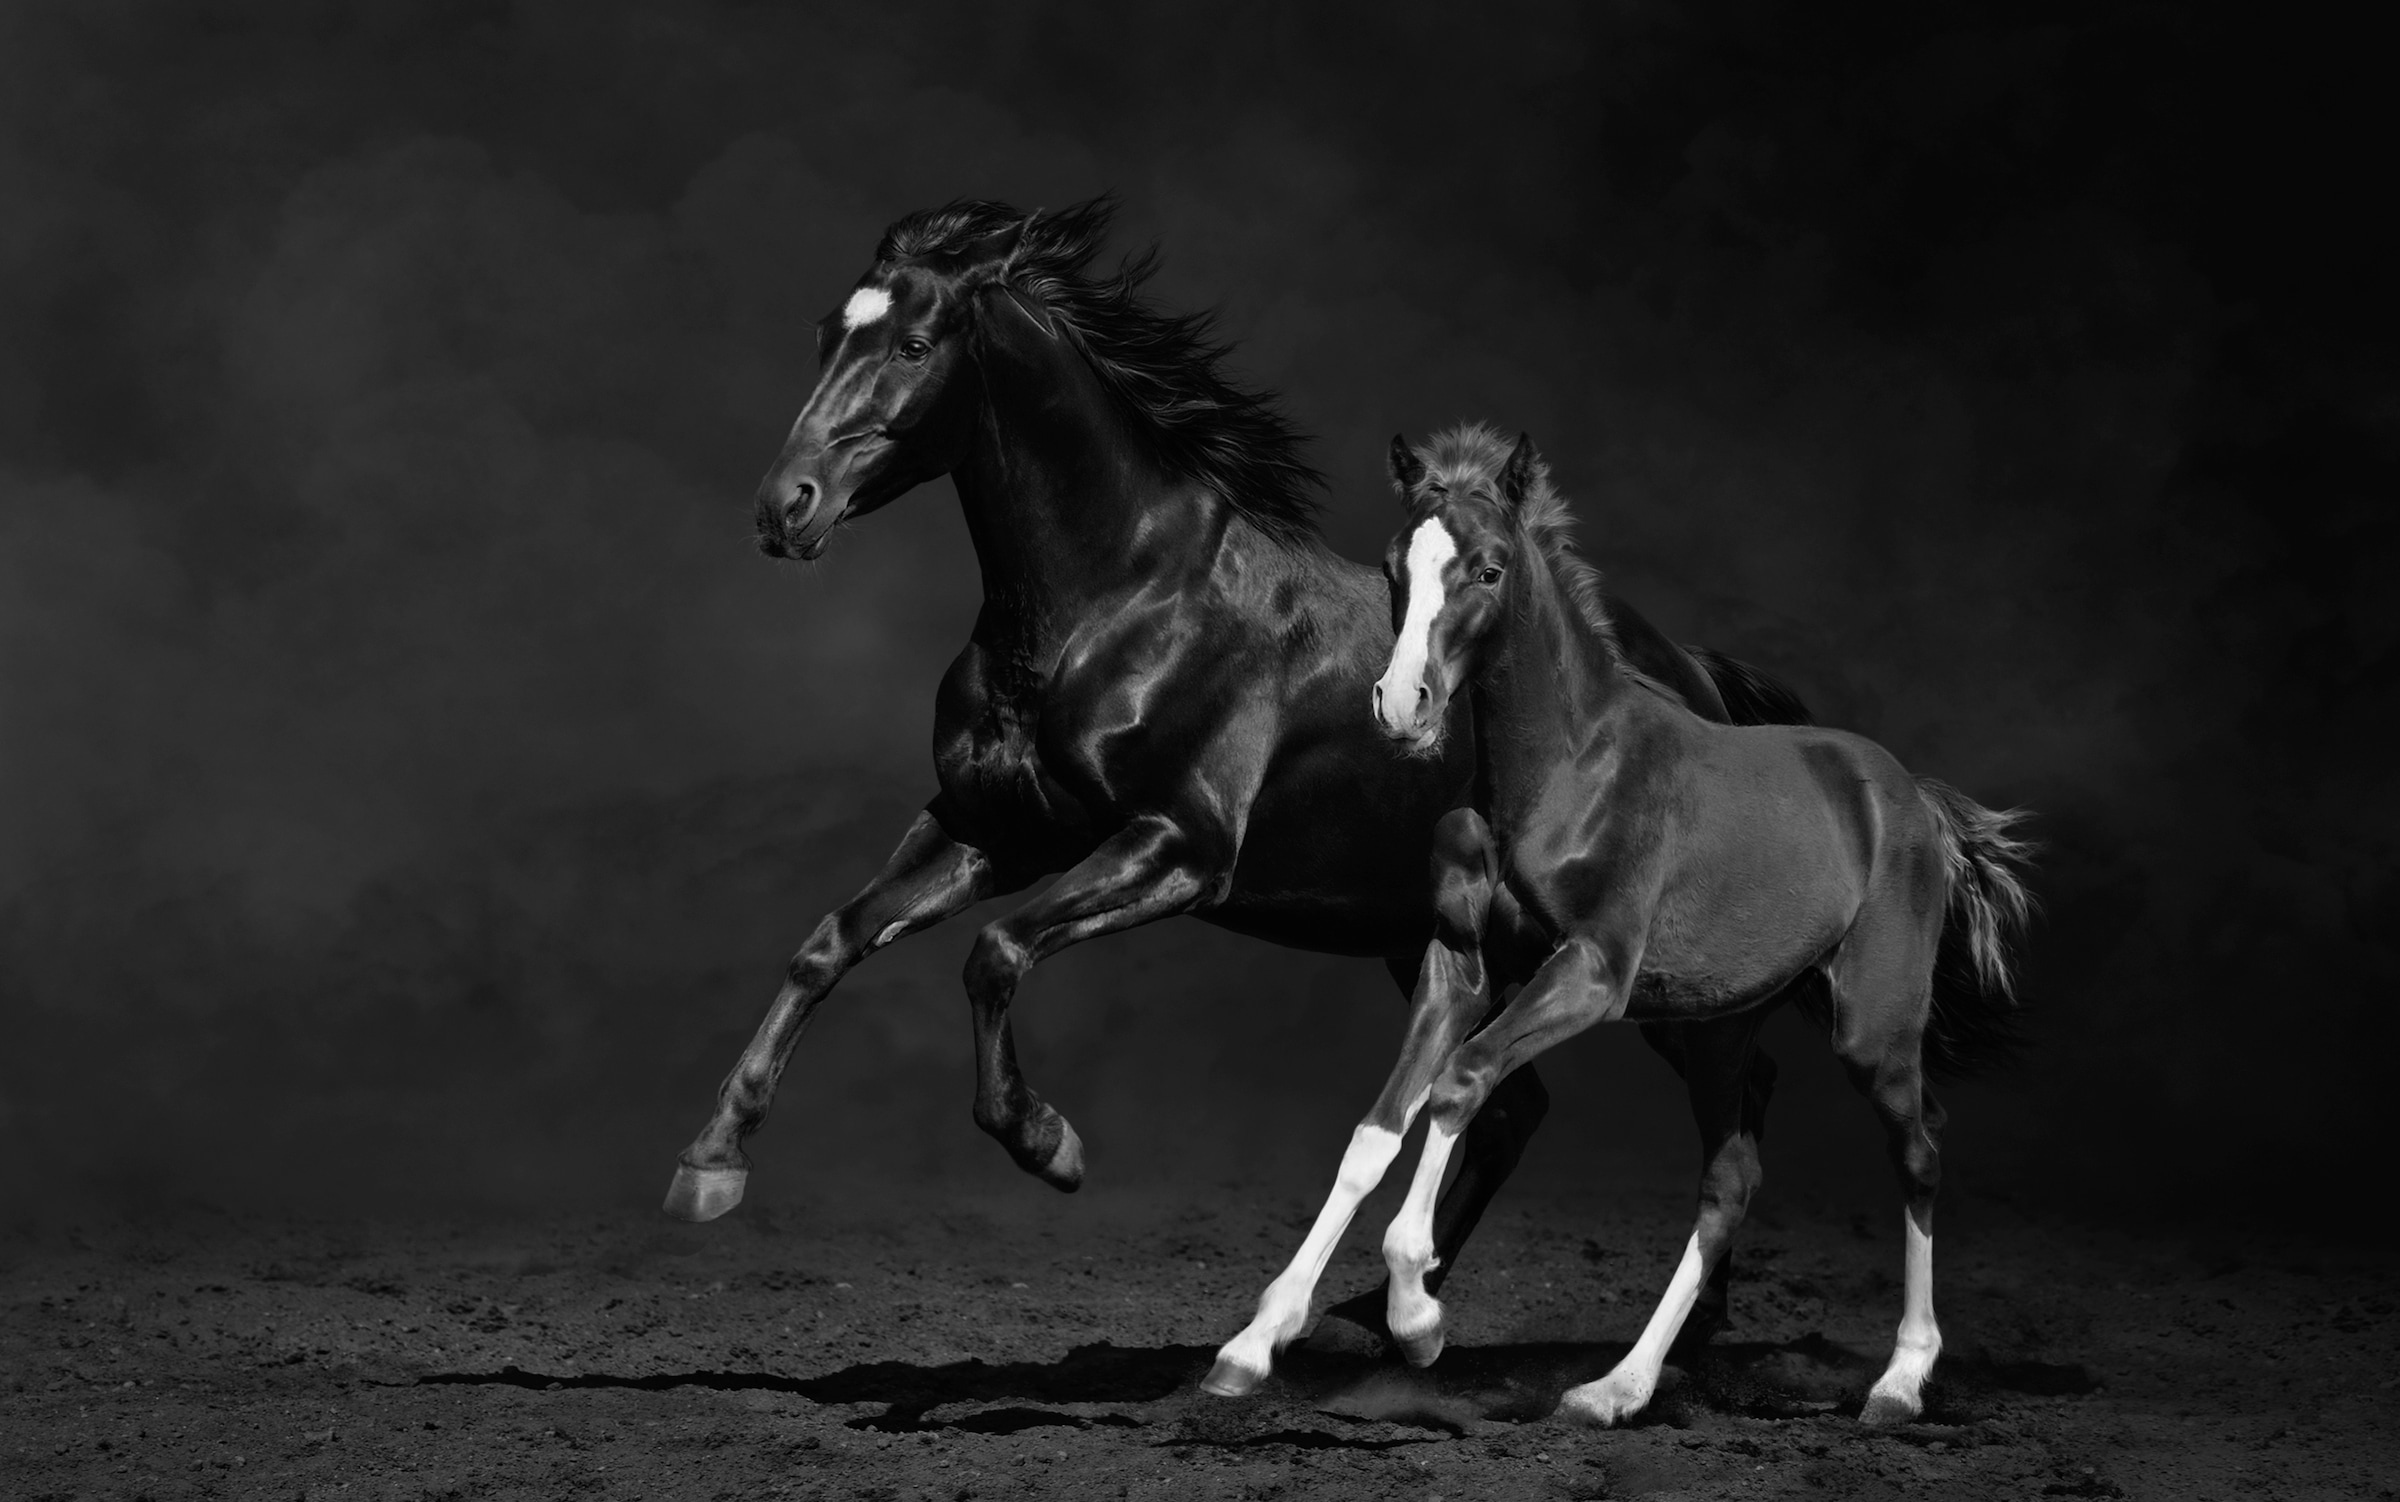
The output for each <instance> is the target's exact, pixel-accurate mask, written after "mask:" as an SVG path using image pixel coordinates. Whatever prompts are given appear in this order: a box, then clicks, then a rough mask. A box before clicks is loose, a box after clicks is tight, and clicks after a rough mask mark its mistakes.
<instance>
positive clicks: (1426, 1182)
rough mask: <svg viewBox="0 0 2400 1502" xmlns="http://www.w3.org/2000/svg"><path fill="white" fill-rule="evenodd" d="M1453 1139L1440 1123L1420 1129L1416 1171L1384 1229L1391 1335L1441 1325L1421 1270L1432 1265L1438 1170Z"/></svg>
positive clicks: (1439, 1183)
mask: <svg viewBox="0 0 2400 1502" xmlns="http://www.w3.org/2000/svg"><path fill="white" fill-rule="evenodd" d="M1457 1141H1458V1139H1457V1138H1456V1137H1454V1136H1452V1135H1451V1134H1450V1133H1448V1132H1446V1131H1443V1130H1442V1127H1441V1123H1439V1122H1435V1123H1434V1124H1433V1125H1431V1126H1429V1127H1427V1128H1426V1129H1425V1151H1424V1153H1423V1154H1422V1155H1421V1156H1420V1157H1419V1158H1418V1159H1417V1176H1416V1177H1415V1178H1414V1179H1413V1180H1411V1181H1410V1182H1409V1186H1408V1198H1407V1199H1405V1200H1403V1201H1401V1203H1400V1213H1399V1214H1397V1215H1395V1216H1393V1217H1392V1224H1391V1226H1390V1228H1389V1229H1387V1230H1386V1231H1385V1232H1384V1233H1383V1263H1384V1266H1385V1267H1386V1268H1388V1269H1390V1271H1391V1275H1392V1288H1391V1293H1390V1294H1389V1296H1388V1298H1387V1300H1386V1303H1385V1306H1384V1323H1385V1324H1386V1325H1387V1326H1389V1327H1390V1329H1391V1332H1392V1334H1393V1335H1394V1336H1414V1335H1417V1334H1419V1333H1422V1332H1427V1331H1430V1330H1432V1329H1434V1328H1436V1327H1438V1326H1439V1325H1440V1324H1441V1320H1442V1306H1441V1305H1440V1304H1439V1303H1438V1302H1436V1301H1435V1299H1434V1297H1433V1295H1432V1294H1430V1293H1427V1292H1426V1291H1425V1274H1426V1273H1427V1272H1429V1271H1431V1270H1432V1268H1433V1206H1434V1201H1435V1200H1437V1199H1439V1198H1440V1197H1441V1192H1442V1171H1443V1170H1444V1169H1445V1168H1447V1167H1449V1164H1450V1149H1451V1147H1452V1146H1453V1145H1454V1144H1455V1143H1456V1142H1457Z"/></svg>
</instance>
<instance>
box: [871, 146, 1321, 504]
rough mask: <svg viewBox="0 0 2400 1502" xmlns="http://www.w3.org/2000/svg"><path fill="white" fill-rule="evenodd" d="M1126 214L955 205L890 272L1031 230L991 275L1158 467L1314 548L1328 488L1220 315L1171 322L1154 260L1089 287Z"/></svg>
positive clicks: (896, 236)
mask: <svg viewBox="0 0 2400 1502" xmlns="http://www.w3.org/2000/svg"><path fill="white" fill-rule="evenodd" d="M1116 210H1117V206H1116V203H1115V200H1113V199H1112V198H1110V197H1109V196H1108V195H1106V194H1102V195H1101V196H1100V197H1098V198H1093V199H1089V200H1087V201H1085V202H1083V203H1079V204H1074V205H1072V206H1070V207H1068V208H1064V209H1059V210H1057V211H1055V212H1049V211H1039V210H1037V211H1036V212H1035V214H1034V215H1033V216H1032V218H1031V222H1030V223H1027V222H1026V220H1027V216H1026V215H1025V214H1024V213H1023V212H1021V211H1019V210H1017V209H1015V208H1012V207H1011V206H1009V205H1008V204H1005V203H993V202H989V201H986V200H972V201H962V202H958V203H950V204H945V205H943V206H942V207H940V208H938V209H925V210H922V211H920V212H918V213H914V214H911V215H909V216H908V217H907V218H905V219H903V220H901V221H900V222H899V223H897V224H894V225H893V226H892V227H891V228H890V229H888V230H886V231H884V235H883V243H882V244H880V245H878V246H876V248H875V258H876V259H877V260H878V261H902V260H939V259H943V258H947V257H953V256H957V255H959V254H961V253H962V252H972V251H973V250H974V249H975V248H976V246H977V243H978V242H981V241H985V240H989V239H991V238H992V237H994V236H997V235H999V234H1000V232H1001V231H1004V230H1008V229H1013V228H1014V227H1016V226H1017V225H1018V224H1020V223H1025V226H1026V227H1025V232H1024V234H1023V236H1022V237H1021V238H1020V239H1019V240H1018V241H1017V244H1016V246H1015V248H1014V249H1013V250H1012V251H1010V252H1008V253H1007V255H1006V258H1005V260H1004V261H1003V262H1001V263H1000V264H999V265H997V266H996V267H994V268H993V270H994V274H995V275H996V276H997V278H998V279H999V280H1000V281H1002V282H1003V283H1005V284H1006V285H1007V286H1009V287H1012V288H1014V289H1016V290H1017V291H1018V292H1020V293H1022V294H1024V295H1025V296H1026V297H1028V298H1031V299H1032V300H1033V301H1035V302H1037V303H1039V304H1040V305H1041V308H1042V310H1043V312H1044V313H1046V314H1047V315H1048V316H1049V319H1050V321H1051V322H1052V324H1054V325H1055V326H1056V327H1057V328H1058V329H1059V330H1060V331H1061V332H1062V333H1063V334H1064V335H1065V336H1066V337H1067V338H1068V339H1070V340H1072V341H1073V343H1074V345H1075V348H1076V349H1077V350H1078V351H1079V352H1080V353H1081V354H1082V355H1083V357H1084V359H1085V360H1086V361H1088V362H1089V363H1090V364H1091V367H1092V369H1093V371H1094V372H1096V373H1097V374H1098V375H1099V377H1100V381H1101V384H1102V385H1103V386H1105V387H1106V388H1107V389H1108V392H1109V394H1110V395H1111V396H1113V397H1114V398H1115V399H1116V400H1117V403H1118V404H1119V405H1120V406H1121V407H1122V408H1123V409H1124V410H1125V412H1126V413H1127V415H1128V416H1130V417H1131V418H1133V419H1134V428H1135V430H1136V431H1137V432H1139V433H1141V434H1143V435H1144V436H1145V437H1146V438H1147V439H1148V440H1149V443H1150V447H1151V450H1152V453H1153V455H1154V456H1155V457H1156V458H1157V459H1158V461H1159V462H1160V463H1161V464H1163V465H1164V466H1166V467H1167V468H1168V469H1169V470H1171V471H1173V472H1174V473H1176V474H1180V475H1183V476H1185V477H1186V478H1189V479H1192V480H1196V481H1198V482H1199V483H1201V484H1203V485H1206V486H1208V487H1209V488H1210V489H1212V490H1214V491H1216V492H1217V493H1218V494H1220V495H1222V496H1224V497H1225V499H1226V501H1227V502H1228V503H1229V504H1231V505H1232V507H1233V508H1234V509H1235V510H1236V511H1238V512H1240V513H1241V514H1242V515H1243V516H1245V517H1247V518H1248V519H1249V520H1250V521H1251V522H1252V523H1253V524H1254V525H1256V526H1257V527H1258V528H1259V529H1260V530H1262V531H1264V532H1267V533H1270V534H1272V535H1274V536H1277V537H1281V538H1284V539H1286V540H1291V539H1296V538H1299V537H1304V536H1311V535H1314V533H1315V531H1316V511H1317V498H1316V491H1317V490H1318V489H1319V488H1320V487H1322V486H1323V484H1324V483H1325V480H1324V476H1322V475H1320V474H1318V473H1317V471H1316V470H1314V469H1313V468H1311V467H1310V466H1309V465H1308V464H1307V463H1305V462H1304V461H1303V460H1302V459H1301V458H1300V445H1301V443H1302V441H1303V440H1302V437H1301V434H1300V432H1299V430H1297V429H1296V428H1294V427H1293V426H1292V425H1291V423H1290V421H1289V420H1287V419H1286V418H1285V417H1284V415H1283V414H1282V413H1281V412H1279V411H1277V410H1276V407H1275V398H1274V396H1273V394H1272V393H1270V392H1265V391H1253V390H1249V389H1247V388H1245V387H1242V386H1239V385H1237V384H1235V383H1234V382H1232V381H1230V380H1228V379H1227V378H1226V376H1225V373H1224V371H1223V370H1222V369H1221V366H1222V363H1223V361H1224V358H1225V356H1226V354H1227V352H1228V350H1229V348H1230V346H1228V345H1226V344H1224V343H1222V342H1220V341H1219V340H1217V339H1216V338H1215V337H1214V334H1213V327H1214V317H1213V315H1211V314H1208V313H1180V314H1177V313H1165V312H1161V311H1160V310H1159V309H1158V308H1157V307H1155V306H1153V305H1152V304H1151V303H1150V302H1149V301H1148V300H1147V299H1145V298H1144V297H1143V296H1142V287H1143V284H1144V283H1145V282H1147V281H1148V280H1149V279H1150V277H1151V274H1152V273H1153V272H1155V271H1156V270H1157V269H1158V255H1157V252H1156V251H1155V250H1154V249H1153V250H1144V251H1140V252H1137V253H1135V254H1133V255H1130V256H1128V257H1126V258H1125V260H1124V261H1123V262H1122V263H1120V264H1119V266H1118V267H1117V269H1116V271H1115V272H1114V273H1113V274H1111V275H1108V276H1105V277H1098V278H1095V277H1091V276H1087V275H1086V271H1087V268H1089V266H1090V265H1091V262H1092V259H1093V257H1095V256H1097V255H1098V254H1099V252H1100V247H1101V244H1102V242H1103V241H1105V240H1106V239H1107V237H1108V228H1109V221H1110V220H1112V219H1113V218H1115V216H1116Z"/></svg>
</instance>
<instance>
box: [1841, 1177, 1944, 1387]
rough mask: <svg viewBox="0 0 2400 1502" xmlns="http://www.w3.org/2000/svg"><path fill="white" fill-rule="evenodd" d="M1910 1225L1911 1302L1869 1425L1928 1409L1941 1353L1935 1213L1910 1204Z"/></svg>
mask: <svg viewBox="0 0 2400 1502" xmlns="http://www.w3.org/2000/svg"><path fill="white" fill-rule="evenodd" d="M1903 1218H1904V1219H1905V1220H1906V1222H1907V1225H1908V1293H1907V1299H1908V1302H1907V1304H1906V1306H1905V1307H1904V1309H1903V1311H1902V1313H1901V1315H1900V1338H1899V1340H1898V1341H1897V1342H1896V1343H1895V1344H1894V1345H1893V1347H1892V1364H1891V1365H1890V1366H1888V1367H1886V1368H1884V1372H1883V1376H1882V1377H1881V1378H1879V1379H1877V1381H1876V1383H1875V1387H1874V1389H1873V1391H1871V1392H1869V1393H1868V1394H1867V1406H1866V1411H1865V1412H1863V1413H1862V1414H1860V1415H1859V1416H1860V1417H1861V1418H1863V1419H1865V1420H1866V1421H1867V1422H1868V1423H1870V1424H1889V1423H1896V1422H1899V1421H1901V1420H1904V1419H1913V1418H1915V1417H1916V1416H1917V1415H1918V1414H1920V1413H1922V1412H1924V1411H1925V1400H1924V1391H1925V1379H1926V1378H1927V1377H1929V1376H1931V1375H1932V1374H1933V1363H1934V1358H1936V1357H1938V1356H1940V1355H1941V1354H1942V1332H1941V1328H1940V1327H1939V1326H1938V1325H1936V1324H1935V1323H1934V1322H1933V1209H1932V1207H1931V1206H1930V1205H1928V1206H1925V1207H1923V1208H1922V1209H1919V1208H1918V1207H1915V1206H1911V1207H1910V1209H1909V1211H1908V1213H1907V1215H1906V1216H1905V1217H1903Z"/></svg>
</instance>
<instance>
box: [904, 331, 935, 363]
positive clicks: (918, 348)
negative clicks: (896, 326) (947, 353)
mask: <svg viewBox="0 0 2400 1502" xmlns="http://www.w3.org/2000/svg"><path fill="white" fill-rule="evenodd" d="M932 353H933V346H932V345H930V344H927V343H926V342H925V341H924V340H922V339H920V338H918V337H917V336H916V335H914V334H911V335H909V336H908V337H907V338H905V339H903V340H901V341H900V357H901V358H902V359H904V360H922V359H924V358H925V357H926V356H927V355H930V354H932Z"/></svg>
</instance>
